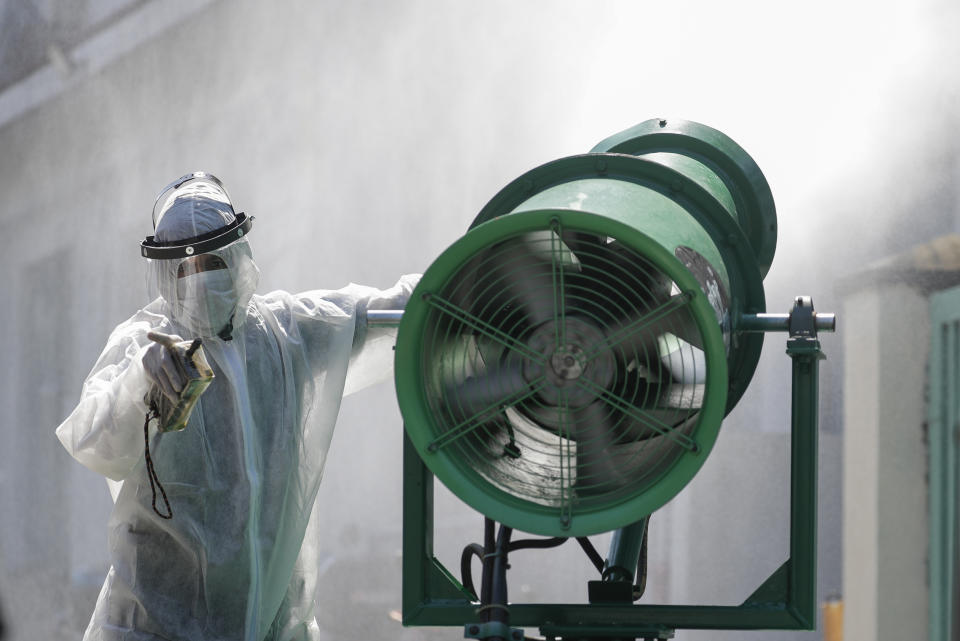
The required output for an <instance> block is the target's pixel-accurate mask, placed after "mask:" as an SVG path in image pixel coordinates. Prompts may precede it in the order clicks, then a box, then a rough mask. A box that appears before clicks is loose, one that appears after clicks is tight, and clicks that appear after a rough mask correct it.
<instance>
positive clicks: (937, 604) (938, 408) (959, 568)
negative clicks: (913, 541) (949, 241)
mask: <svg viewBox="0 0 960 641" xmlns="http://www.w3.org/2000/svg"><path fill="white" fill-rule="evenodd" d="M930 304H931V307H930V321H931V322H930V330H931V331H930V333H931V338H932V341H931V351H930V406H929V470H930V556H929V563H930V565H929V567H930V640H931V641H960V605H958V599H960V589H958V588H960V525H958V519H957V515H958V509H957V500H958V498H960V475H958V464H957V463H958V449H960V287H958V288H955V289H950V290H947V291H944V292H940V293H937V294H934V295H933V296H932V297H931V301H930Z"/></svg>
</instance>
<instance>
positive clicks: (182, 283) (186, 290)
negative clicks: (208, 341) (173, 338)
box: [177, 269, 238, 338]
mask: <svg viewBox="0 0 960 641" xmlns="http://www.w3.org/2000/svg"><path fill="white" fill-rule="evenodd" d="M177 298H178V301H179V314H178V316H180V318H178V319H177V320H178V321H179V322H181V323H182V324H183V325H185V326H186V327H187V328H189V329H191V330H193V331H196V332H197V333H198V334H199V335H201V336H213V335H218V334H221V333H223V332H224V330H225V328H232V322H233V317H234V314H235V313H236V311H237V303H238V294H237V291H236V288H235V287H234V284H233V278H232V277H231V276H230V271H229V270H227V269H215V270H211V271H202V272H198V273H195V274H190V275H188V276H183V277H181V278H178V279H177ZM227 335H229V333H227ZM221 337H222V338H226V336H221Z"/></svg>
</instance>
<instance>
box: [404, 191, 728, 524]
mask: <svg viewBox="0 0 960 641" xmlns="http://www.w3.org/2000/svg"><path fill="white" fill-rule="evenodd" d="M561 241H563V242H561ZM518 243H520V244H522V247H521V248H519V249H518V247H517V244H518ZM658 314H660V317H662V318H664V319H666V320H667V321H669V322H666V323H665V324H661V326H657V321H656V320H655V319H656V318H657V317H658V316H657V315H658ZM651 318H653V319H654V320H652V321H651V320H650V319H651ZM653 327H656V331H654V330H653V329H652V328H653ZM671 329H672V330H674V331H673V332H671V331H670V330H671ZM680 336H684V337H686V338H687V339H689V340H690V341H691V342H699V343H701V346H702V352H701V351H700V350H699V349H695V348H693V347H691V345H690V343H688V342H687V341H685V340H683V339H681V338H680ZM671 337H672V339H671ZM671 346H673V347H675V348H677V349H675V350H674V351H670V350H671ZM684 350H685V351H684ZM697 356H699V360H697V358H696V357H697ZM671 357H675V358H674V360H673V361H671V360H670V359H671ZM397 361H398V371H404V372H408V375H405V376H403V377H399V376H398V380H397V388H398V398H399V400H400V405H401V411H402V413H403V416H404V420H405V422H406V429H407V432H408V434H409V435H410V437H411V441H412V442H413V443H414V445H415V447H416V448H417V450H418V452H419V454H420V456H421V457H422V458H423V460H424V462H425V463H426V465H427V466H428V467H429V468H430V470H431V471H432V472H433V473H434V474H435V475H436V476H437V477H438V478H440V480H441V481H442V482H443V483H444V484H445V485H447V486H448V487H449V488H450V490H451V491H453V492H454V493H455V494H456V495H457V496H459V497H460V498H461V499H462V500H464V501H465V502H466V503H467V504H468V505H470V506H471V507H473V508H474V509H477V510H478V511H480V512H482V513H484V514H486V515H487V516H490V517H491V518H494V519H495V520H497V521H500V522H503V523H505V524H507V525H511V526H513V527H515V528H518V529H521V530H525V531H528V532H534V533H539V534H544V535H551V536H573V535H577V536H579V535H585V534H593V533H596V532H601V531H607V530H610V529H614V528H616V527H620V526H622V525H624V524H626V523H630V522H633V521H635V520H637V519H638V518H640V517H642V516H644V515H646V514H649V513H650V512H652V511H654V510H655V509H657V508H658V507H660V506H661V505H663V504H664V503H666V502H667V501H668V500H670V498H672V497H673V496H674V495H675V494H676V493H677V492H679V490H680V489H682V487H683V486H684V485H686V483H687V482H689V480H690V479H691V478H692V477H693V475H694V474H695V473H696V471H697V470H698V469H699V467H700V465H702V464H703V462H704V460H705V459H706V457H707V455H708V454H709V451H710V449H711V448H712V445H713V442H714V440H715V438H716V435H717V432H718V430H719V426H720V422H721V420H722V418H723V413H724V407H725V404H726V390H727V379H726V374H727V372H726V346H725V344H724V338H723V333H722V331H721V329H720V325H719V323H718V319H717V316H716V311H715V310H714V309H713V307H711V305H710V303H709V301H708V300H707V297H706V296H705V294H704V292H702V291H701V289H700V285H699V284H698V282H697V280H696V279H695V278H694V277H693V276H692V275H691V274H690V272H689V271H688V270H687V269H685V268H684V266H683V264H682V263H681V262H680V261H679V260H678V259H677V258H676V257H675V256H674V254H673V253H672V252H671V251H670V250H669V249H666V248H664V247H662V246H661V245H659V244H658V243H656V242H655V241H653V240H652V239H650V238H649V237H648V236H646V235H644V234H643V233H642V232H639V231H637V230H636V229H634V228H632V227H630V226H628V225H625V224H623V223H620V222H617V221H614V220H611V219H607V218H605V217H603V216H599V215H596V214H589V213H584V212H577V211H571V210H540V211H531V212H523V213H518V214H512V215H510V216H505V217H502V218H498V219H495V220H493V221H490V222H488V223H485V224H483V225H480V226H478V227H476V228H474V229H473V230H471V231H470V232H469V233H468V234H467V235H465V236H464V237H463V238H461V239H460V240H459V241H457V242H456V243H455V244H454V245H453V246H451V247H450V248H449V249H448V250H447V251H446V252H444V253H443V254H442V255H441V256H440V258H438V259H437V260H436V261H435V262H434V263H433V264H432V265H431V267H430V268H429V269H428V270H427V273H425V274H424V276H423V279H422V280H421V282H420V285H419V286H418V288H417V290H416V291H415V292H414V295H413V297H412V299H411V302H410V304H409V305H408V307H407V309H406V312H405V314H404V318H403V322H402V324H401V327H400V332H399V336H398V342H397ZM401 363H402V364H403V365H402V367H401V366H400V364H401ZM678 368H679V369H678ZM671 399H672V400H671Z"/></svg>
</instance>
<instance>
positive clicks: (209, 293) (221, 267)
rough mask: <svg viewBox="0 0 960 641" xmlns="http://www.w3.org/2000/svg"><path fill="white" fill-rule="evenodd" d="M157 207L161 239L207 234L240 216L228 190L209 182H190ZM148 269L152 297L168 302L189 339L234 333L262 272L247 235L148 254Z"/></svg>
mask: <svg viewBox="0 0 960 641" xmlns="http://www.w3.org/2000/svg"><path fill="white" fill-rule="evenodd" d="M158 206H159V207H160V209H159V210H158V212H156V213H155V217H156V230H155V232H154V239H155V240H156V241H158V242H160V243H172V242H176V241H182V240H186V239H191V238H197V237H203V236H205V235H208V234H212V233H215V232H217V231H218V230H220V229H223V228H225V227H228V226H229V225H231V224H233V223H235V221H236V219H237V217H236V215H235V214H234V211H233V207H232V206H231V204H230V200H229V198H228V197H227V195H226V193H225V192H224V191H223V190H222V189H221V188H219V187H218V186H217V185H214V184H212V183H209V182H191V183H188V184H185V185H184V186H182V187H180V188H178V189H175V190H174V191H173V193H171V194H170V196H169V198H167V200H166V201H165V202H164V203H158ZM147 269H148V278H147V283H148V291H149V292H150V295H151V297H152V298H154V297H156V296H159V297H161V298H162V299H163V300H164V301H165V302H166V304H167V308H168V313H169V315H170V318H171V320H173V321H175V322H176V323H177V324H179V325H181V326H182V327H183V328H184V330H185V331H186V334H187V335H185V336H184V338H193V337H204V338H208V337H212V336H219V337H220V338H223V339H225V340H229V339H230V338H232V335H233V331H234V330H235V329H236V328H238V327H239V326H241V325H242V323H243V320H244V317H245V315H246V313H245V310H246V307H247V304H248V303H249V302H250V298H251V297H252V296H253V293H254V291H255V290H256V288H257V283H258V281H259V277H260V270H259V269H257V266H256V264H255V263H254V262H253V254H252V252H251V250H250V245H249V243H248V242H247V239H246V237H241V238H239V239H238V240H236V241H234V242H233V243H231V244H228V245H227V246H225V247H222V248H219V249H216V250H213V251H210V252H207V253H205V254H194V255H190V256H186V257H184V258H179V259H153V258H148V259H147Z"/></svg>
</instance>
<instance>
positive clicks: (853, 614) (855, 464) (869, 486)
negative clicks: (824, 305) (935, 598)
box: [843, 282, 930, 641]
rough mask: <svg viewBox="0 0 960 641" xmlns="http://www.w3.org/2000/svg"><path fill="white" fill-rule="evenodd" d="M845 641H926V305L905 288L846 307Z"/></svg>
mask: <svg viewBox="0 0 960 641" xmlns="http://www.w3.org/2000/svg"><path fill="white" fill-rule="evenodd" d="M843 318H844V324H845V326H846V327H849V328H850V331H849V332H848V333H847V334H846V341H845V344H844V351H845V357H846V363H845V365H846V372H845V376H844V393H845V401H844V402H845V407H844V427H845V433H844V456H843V493H844V517H843V520H844V531H843V594H844V638H845V639H847V640H849V641H859V640H861V639H862V640H864V641H869V640H872V639H877V640H886V639H889V640H891V641H893V640H894V639H903V638H907V637H910V638H916V639H925V638H927V607H928V600H929V587H928V584H927V574H926V561H927V550H928V541H929V530H928V518H927V486H926V483H927V482H926V471H927V459H926V457H927V452H926V447H925V439H924V422H925V421H924V417H925V416H926V411H927V408H926V399H925V385H926V381H927V373H926V369H925V364H926V357H927V354H928V353H929V350H930V343H929V341H930V318H929V302H928V299H927V297H926V296H925V295H924V294H923V293H921V292H919V291H917V290H916V289H915V288H913V287H911V286H909V285H907V284H905V283H902V282H901V283H896V282H894V283H880V284H876V285H870V286H865V287H863V288H858V289H856V290H855V291H853V292H851V293H850V294H849V296H848V297H847V298H846V300H845V302H844V306H843Z"/></svg>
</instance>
